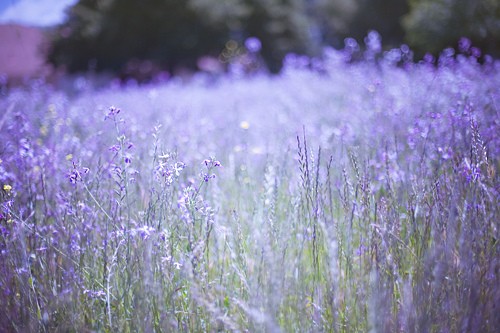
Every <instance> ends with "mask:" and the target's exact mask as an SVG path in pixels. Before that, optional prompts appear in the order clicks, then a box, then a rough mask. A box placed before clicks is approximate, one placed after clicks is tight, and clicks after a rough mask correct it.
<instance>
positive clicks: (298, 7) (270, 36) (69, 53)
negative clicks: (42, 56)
mask: <svg viewBox="0 0 500 333" xmlns="http://www.w3.org/2000/svg"><path fill="white" fill-rule="evenodd" d="M306 2H308V0H80V1H78V3H77V4H76V5H74V6H73V7H71V8H70V10H69V18H68V20H67V21H66V22H65V23H63V24H62V25H61V26H59V27H58V28H57V29H56V32H55V34H54V37H53V43H52V47H51V49H50V52H49V55H48V60H49V62H51V63H52V64H54V65H56V66H64V67H66V69H67V70H68V71H70V72H75V71H85V70H88V69H94V70H97V71H102V70H111V71H114V72H118V71H122V70H123V69H124V68H125V67H126V65H127V63H129V62H130V60H138V61H142V60H148V61H152V62H153V63H154V64H157V65H159V66H163V67H167V68H168V69H170V70H172V69H173V68H174V67H176V66H186V67H192V68H194V67H195V64H196V59H198V58H199V57H201V56H203V55H213V56H218V55H219V54H220V53H221V52H222V51H223V50H224V49H225V47H226V46H227V42H228V41H230V40H234V41H235V42H236V43H237V45H239V46H242V45H243V43H244V40H245V39H246V38H248V37H257V38H259V39H260V40H261V42H262V50H261V52H262V57H263V59H264V61H265V62H266V64H267V66H268V67H269V69H270V70H271V71H273V72H276V71H278V70H279V69H280V67H281V61H282V59H283V57H284V56H285V55H286V54H287V53H289V52H296V53H308V51H309V50H311V49H312V44H313V42H312V39H311V29H310V26H311V24H310V23H311V21H310V20H311V17H310V16H308V15H307V13H306V7H305V4H306ZM229 45H234V43H232V44H229ZM226 48H227V47H226Z"/></svg>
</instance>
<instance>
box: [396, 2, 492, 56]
mask: <svg viewBox="0 0 500 333" xmlns="http://www.w3.org/2000/svg"><path fill="white" fill-rule="evenodd" d="M404 27H405V29H406V38H407V41H408V43H409V44H410V45H411V46H412V48H414V49H415V51H416V52H417V55H419V56H422V55H423V54H424V53H426V52H429V53H432V54H434V55H437V54H438V53H439V52H440V51H442V50H443V49H445V48H447V47H456V46H457V44H458V41H459V40H460V38H461V37H467V38H469V39H470V40H471V41H472V44H473V45H474V46H477V47H479V48H480V49H481V50H482V51H483V52H484V53H488V54H490V55H492V56H496V57H498V56H500V1H498V0H411V12H410V14H409V15H408V16H406V17H405V20H404Z"/></svg>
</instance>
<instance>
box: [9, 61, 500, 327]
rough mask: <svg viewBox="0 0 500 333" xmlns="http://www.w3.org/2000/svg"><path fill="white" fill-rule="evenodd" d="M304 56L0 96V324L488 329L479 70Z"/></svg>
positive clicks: (492, 299)
mask: <svg viewBox="0 0 500 333" xmlns="http://www.w3.org/2000/svg"><path fill="white" fill-rule="evenodd" d="M316 65H317V64H316ZM321 65H322V67H321V70H317V69H314V70H312V69H309V68H304V67H301V66H299V65H293V66H292V65H290V64H288V65H287V67H286V68H285V70H284V71H283V73H282V74H281V75H280V76H277V77H267V76H265V75H262V76H260V75H257V76H255V77H251V78H244V79H240V78H234V77H223V78H220V79H219V80H218V81H216V82H215V83H211V84H207V83H206V82H205V81H204V79H203V78H200V79H199V80H198V81H196V80H194V81H193V82H191V83H189V84H185V83H182V82H177V81H175V80H174V81H171V82H169V83H166V84H163V85H152V86H144V87H129V88H121V89H117V88H109V89H106V90H104V91H100V92H97V91H92V90H91V89H90V88H89V90H87V91H83V92H81V93H80V94H79V95H78V96H73V97H69V96H68V95H66V94H64V93H62V92H60V91H54V90H52V89H51V88H50V87H48V86H45V85H34V86H32V87H30V88H27V89H23V90H12V91H10V92H8V93H6V94H5V95H4V96H2V97H1V99H0V105H1V108H2V110H5V111H4V112H3V114H2V116H1V117H0V129H1V132H0V158H1V161H0V185H1V186H2V188H1V189H0V191H1V194H0V202H1V205H2V206H1V208H2V210H1V216H0V222H1V235H0V251H1V252H0V292H1V297H0V313H2V314H3V315H1V316H0V328H2V331H9V332H10V331H12V332H16V331H19V332H54V331H55V332H225V331H241V332H244V331H246V332H368V331H371V332H495V331H496V329H497V328H498V327H500V316H498V311H499V306H500V288H499V287H498V286H500V275H499V274H500V272H499V269H500V258H499V243H498V239H499V231H498V227H499V221H500V214H499V206H498V199H499V181H498V180H499V179H498V177H499V166H500V164H499V163H500V160H499V152H500V150H499V147H500V138H499V135H498V133H500V128H499V123H498V119H499V106H498V101H499V100H500V92H499V90H498V86H499V85H500V72H499V70H498V68H499V67H498V63H494V62H490V63H488V64H485V65H482V66H481V65H479V64H478V63H477V62H476V61H475V59H474V58H473V57H464V56H461V57H458V58H457V59H453V58H446V57H444V58H443V59H442V61H441V64H440V65H439V66H438V67H434V66H431V65H429V64H426V63H421V64H406V65H405V66H404V67H397V66H394V65H392V64H390V63H388V62H384V61H381V62H379V63H378V64H374V63H373V62H370V61H365V62H359V63H354V64H346V63H345V62H344V61H343V60H342V59H340V58H339V56H338V54H337V53H334V52H330V53H329V54H328V55H327V57H326V60H324V62H323V63H322V64H321ZM112 105H114V106H112Z"/></svg>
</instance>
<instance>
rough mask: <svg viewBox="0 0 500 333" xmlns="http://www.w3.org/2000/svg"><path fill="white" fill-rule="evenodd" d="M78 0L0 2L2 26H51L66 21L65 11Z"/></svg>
mask: <svg viewBox="0 0 500 333" xmlns="http://www.w3.org/2000/svg"><path fill="white" fill-rule="evenodd" d="M76 2H77V0H0V24H4V23H18V24H24V25H29V26H39V27H45V26H51V25H56V24H58V23H61V22H62V21H63V20H64V10H65V9H66V8H67V7H68V6H69V5H72V4H74V3H76Z"/></svg>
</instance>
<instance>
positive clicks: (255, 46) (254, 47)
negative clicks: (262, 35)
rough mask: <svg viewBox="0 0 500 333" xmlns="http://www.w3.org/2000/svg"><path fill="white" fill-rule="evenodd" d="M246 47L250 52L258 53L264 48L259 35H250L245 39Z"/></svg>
mask: <svg viewBox="0 0 500 333" xmlns="http://www.w3.org/2000/svg"><path fill="white" fill-rule="evenodd" d="M245 47H246V48H247V50H248V51H249V52H252V53H257V52H259V51H260V49H261V48H262V43H261V42H260V40H259V39H258V38H257V37H249V38H247V39H246V40H245Z"/></svg>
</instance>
